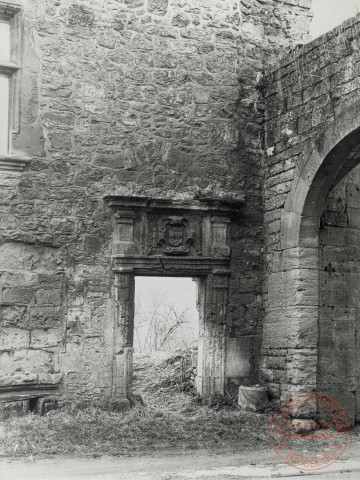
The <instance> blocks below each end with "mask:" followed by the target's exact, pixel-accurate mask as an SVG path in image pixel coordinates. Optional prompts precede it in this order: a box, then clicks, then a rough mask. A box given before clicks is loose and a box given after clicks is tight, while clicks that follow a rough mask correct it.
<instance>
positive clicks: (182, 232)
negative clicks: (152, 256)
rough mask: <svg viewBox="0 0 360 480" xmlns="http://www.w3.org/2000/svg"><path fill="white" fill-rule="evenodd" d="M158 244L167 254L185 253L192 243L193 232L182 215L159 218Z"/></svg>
mask: <svg viewBox="0 0 360 480" xmlns="http://www.w3.org/2000/svg"><path fill="white" fill-rule="evenodd" d="M159 223H160V225H159V237H158V238H159V240H158V245H159V246H160V247H161V249H162V251H163V252H164V253H166V254H167V255H185V254H187V253H189V250H190V245H192V244H193V243H194V237H195V232H194V230H192V229H190V228H189V222H188V221H187V220H186V218H183V217H169V218H166V219H162V220H160V222H159Z"/></svg>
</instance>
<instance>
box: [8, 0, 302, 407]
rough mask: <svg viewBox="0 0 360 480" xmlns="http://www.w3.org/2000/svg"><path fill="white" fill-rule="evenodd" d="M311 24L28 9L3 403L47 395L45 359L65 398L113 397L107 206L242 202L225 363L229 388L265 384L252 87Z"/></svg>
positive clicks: (257, 6) (242, 7)
mask: <svg viewBox="0 0 360 480" xmlns="http://www.w3.org/2000/svg"><path fill="white" fill-rule="evenodd" d="M309 8H310V1H309V0H289V1H283V0H281V1H280V0H269V1H267V2H263V1H257V0H241V1H240V0H193V1H186V0H124V1H117V0H106V1H104V0H87V1H76V2H75V1H70V0H32V1H30V2H29V1H24V2H23V13H22V22H23V56H22V71H21V87H22V88H21V106H20V128H19V131H18V132H16V133H14V135H13V139H12V153H13V154H16V155H20V156H21V155H22V156H24V155H26V156H28V157H29V158H30V163H29V164H28V166H27V167H26V169H25V171H23V172H21V173H20V172H17V173H12V172H8V173H6V174H5V173H3V172H2V173H1V175H2V183H1V192H0V195H1V205H0V208H1V218H0V229H1V237H0V238H1V244H2V247H1V248H2V249H5V250H3V252H4V253H2V259H3V258H4V256H8V258H10V259H13V261H10V260H9V261H5V260H4V262H5V263H4V262H3V261H2V267H1V269H2V272H3V273H2V288H3V304H2V309H3V313H2V317H1V327H2V329H3V330H2V337H1V338H2V342H4V343H3V345H2V348H3V352H4V353H3V354H4V358H5V362H6V363H5V364H4V365H6V368H5V370H4V368H3V366H2V367H1V384H0V385H1V395H2V396H3V398H5V397H6V396H7V395H8V393H7V392H8V391H10V390H11V388H12V387H14V388H15V386H16V387H17V388H18V389H19V391H20V390H21V391H22V393H23V394H24V395H25V396H26V395H29V391H30V390H29V388H30V387H29V382H33V383H34V382H35V383H36V382H37V383H41V380H40V378H38V379H37V380H34V379H35V377H34V376H35V375H40V373H39V369H38V366H37V365H38V364H37V363H36V361H35V360H34V361H32V360H29V361H28V360H27V359H29V358H30V357H31V356H35V357H36V356H37V355H39V358H41V363H42V364H43V366H42V369H43V370H44V372H45V374H46V375H48V380H47V381H46V382H47V383H46V382H45V383H46V385H48V383H51V382H52V384H55V383H56V386H57V389H55V390H56V393H57V394H62V393H64V394H65V396H66V397H67V398H73V397H77V398H81V399H82V400H84V399H85V400H86V399H90V398H91V399H106V398H109V397H110V396H111V390H112V381H113V380H112V374H113V372H112V355H113V329H114V325H113V319H112V314H111V308H110V307H109V298H110V295H111V290H110V286H109V285H110V278H111V271H110V243H111V236H112V230H113V226H112V223H111V220H110V211H109V209H108V207H107V206H106V205H105V203H104V201H103V198H104V197H105V196H106V195H111V194H117V195H143V196H149V197H168V198H180V199H193V198H203V197H206V198H207V197H215V198H221V197H225V198H230V199H235V200H239V199H242V200H244V202H245V207H244V209H243V212H242V213H241V215H239V218H238V219H237V220H235V221H234V223H233V225H232V228H231V240H232V271H233V275H232V277H231V283H230V294H229V310H228V319H227V322H228V337H229V341H228V344H229V348H228V351H229V355H230V356H231V349H233V351H234V352H235V353H236V352H238V351H241V352H242V355H241V356H240V355H237V356H236V358H239V361H238V362H237V363H236V362H235V367H234V365H233V364H232V365H231V374H230V373H229V376H230V377H237V378H238V379H239V378H240V379H242V381H243V380H244V379H245V381H252V380H254V379H256V377H257V369H258V351H259V344H260V334H261V323H262V297H261V293H262V264H261V263H262V260H261V256H262V241H263V237H262V235H263V233H262V149H261V123H262V119H263V114H262V108H261V105H260V99H259V95H258V91H257V90H256V88H255V84H256V82H257V80H258V79H259V78H260V72H261V71H262V69H263V66H264V61H265V60H268V59H270V58H272V57H274V56H275V57H276V55H278V53H279V50H280V49H281V48H283V47H284V46H285V47H286V46H287V45H291V44H294V43H297V42H301V41H302V40H303V39H305V37H304V35H305V34H306V32H307V30H308V25H309V21H310V13H309ZM50 257H51V258H52V259H53V260H52V261H51V262H50V260H47V258H50ZM38 258H40V260H36V259H38ZM4 265H5V266H4ZM19 277H21V281H20V280H14V279H16V278H19ZM11 289H13V290H11ZM43 357H44V361H43ZM18 358H20V359H21V362H20V360H17V359H18ZM241 358H243V359H244V360H243V361H241ZM26 362H27V363H26ZM39 362H40V360H39ZM20 364H21V365H22V364H24V367H22V366H20V367H18V366H19V365H20ZM4 371H5V373H4ZM15 372H19V375H20V377H21V380H19V381H17V380H14V379H16V378H17V377H16V375H17V374H16V375H12V374H14V373H15ZM3 375H4V376H3ZM23 376H25V377H26V378H25V377H23ZM20 377H19V378H20ZM9 378H10V380H9ZM50 379H51V382H50ZM14 382H15V383H14ZM16 382H18V383H16ZM18 384H19V385H18ZM24 392H25V393H24ZM30 393H31V392H30ZM6 398H7V397H6Z"/></svg>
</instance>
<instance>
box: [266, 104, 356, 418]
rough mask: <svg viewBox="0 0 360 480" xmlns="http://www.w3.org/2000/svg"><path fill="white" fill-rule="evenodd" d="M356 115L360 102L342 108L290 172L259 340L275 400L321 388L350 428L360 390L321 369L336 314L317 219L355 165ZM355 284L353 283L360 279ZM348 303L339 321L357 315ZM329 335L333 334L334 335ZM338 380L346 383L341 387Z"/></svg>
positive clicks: (325, 367) (348, 266)
mask: <svg viewBox="0 0 360 480" xmlns="http://www.w3.org/2000/svg"><path fill="white" fill-rule="evenodd" d="M359 112H360V108H359V103H355V104H354V105H353V106H352V107H351V108H349V109H347V110H345V109H344V112H343V113H342V115H341V116H339V117H338V118H337V121H336V122H335V121H334V122H332V123H329V124H328V125H326V126H324V129H323V131H322V133H321V135H318V136H317V137H316V138H315V139H314V140H313V141H312V144H311V148H310V149H309V150H308V151H310V152H311V153H310V154H308V155H304V156H303V158H302V161H301V162H299V164H298V165H297V167H296V169H295V176H294V179H293V181H292V185H291V189H290V192H289V194H288V195H287V198H286V202H285V205H284V207H283V209H282V212H281V221H280V236H281V239H280V249H279V250H278V251H275V252H271V255H268V274H267V283H268V298H267V303H266V315H265V324H264V333H263V366H265V368H264V369H263V371H267V374H265V375H264V377H265V380H267V381H268V382H271V383H272V388H273V390H275V391H276V392H277V394H278V396H279V397H280V398H282V399H284V398H286V397H287V396H289V395H291V394H293V393H295V392H298V391H304V390H319V389H324V390H326V392H324V393H328V394H330V395H332V396H334V398H335V399H337V400H338V401H339V402H340V403H341V404H342V405H343V407H344V408H345V409H346V410H347V413H348V415H349V420H350V421H351V422H352V423H353V422H354V421H355V416H356V396H357V394H356V390H357V389H358V390H360V385H359V382H358V380H356V378H355V377H356V375H355V376H354V375H353V376H352V379H351V380H350V377H351V375H348V376H346V375H345V377H344V375H343V370H341V369H338V373H336V372H332V373H331V370H333V369H334V368H335V370H336V365H334V363H333V364H329V365H326V362H327V360H329V359H330V356H331V354H330V351H329V349H330V348H331V342H330V343H326V341H324V332H325V331H326V329H327V328H329V327H330V323H328V324H327V323H326V322H330V320H331V318H326V313H324V312H325V310H324V309H323V307H325V306H326V307H334V308H335V307H336V305H333V304H331V301H330V302H328V300H327V298H328V297H329V295H331V294H332V293H331V288H332V289H333V290H334V288H335V289H336V286H335V287H334V285H335V283H334V282H333V284H329V282H328V283H327V284H326V282H325V284H326V285H324V282H323V281H322V280H323V278H322V276H323V275H322V272H323V271H324V268H325V266H324V263H323V262H324V256H323V254H324V249H327V248H328V247H330V246H331V245H327V243H326V242H327V241H329V240H327V239H326V238H325V237H324V235H323V232H321V231H320V220H321V217H322V213H323V209H324V207H325V209H326V208H327V203H326V202H327V199H328V195H329V192H330V191H331V190H333V189H334V188H337V187H336V185H338V184H339V182H341V181H342V179H344V178H345V177H346V176H347V175H348V176H349V175H351V173H350V172H353V169H354V168H355V167H356V166H357V165H358V164H359V163H360V129H359V127H358V126H359V125H360V115H359ZM359 178H360V177H359ZM359 206H360V197H359ZM338 228H339V227H338ZM319 233H320V237H321V238H320V239H321V243H320V244H319ZM359 239H360V237H359ZM324 242H325V243H324ZM345 246H346V245H343V246H342V247H345ZM346 247H347V246H346ZM348 247H349V248H350V245H349V246H348ZM359 247H360V240H359ZM328 250H329V248H328ZM330 250H331V249H330ZM269 258H270V260H269ZM359 259H360V257H359ZM342 268H343V269H345V270H346V269H351V268H354V261H352V264H351V262H350V263H349V262H347V263H346V262H345V264H343V265H342ZM319 272H321V273H320V274H319ZM332 273H333V272H331V275H332ZM348 273H349V274H350V273H351V272H350V271H349V272H345V277H344V278H345V280H343V281H344V282H345V283H344V285H342V288H343V289H345V290H346V288H347V287H348V285H346V281H347V280H349V279H350V276H349V275H347V274H348ZM327 274H328V272H327ZM353 281H357V277H354V278H353ZM345 296H346V295H345ZM324 301H325V304H323V303H324ZM341 302H342V304H341ZM346 302H347V300H346V298H345V300H344V299H343V300H341V301H340V303H339V306H341V307H343V309H344V310H343V311H342V315H343V317H344V315H345V317H346V316H347V315H349V317H348V318H349V319H350V321H351V316H354V314H355V311H354V310H352V311H349V312H348V313H346V312H347V310H346V309H347V307H348V306H349V305H348V304H347V303H346ZM327 303H330V305H327ZM359 305H360V302H359ZM351 308H357V307H355V305H354V306H353V307H351ZM346 318H347V317H346ZM321 322H323V323H321ZM324 322H325V324H324ZM333 323H334V322H333ZM331 335H336V331H335V330H334V331H332V332H331ZM355 336H356V326H355V323H354V328H353V330H352V332H351V334H350V333H349V335H348V337H349V338H348V342H349V343H348V345H344V343H342V344H341V342H340V343H339V342H338V344H337V347H336V348H337V349H338V350H339V351H340V350H341V349H344V348H348V346H351V348H352V349H353V347H354V342H353V338H354V337H355ZM351 342H352V343H351ZM269 347H271V351H272V353H270V354H269V351H270V349H269ZM326 348H327V349H328V350H327V352H326V354H325V353H324V352H325V349H326ZM353 350H354V349H353ZM274 352H275V353H274ZM334 353H335V352H334ZM339 358H340V357H339ZM269 372H271V373H270V375H269ZM329 372H330V373H331V375H329ZM341 376H342V378H347V380H346V381H345V380H344V381H341V382H339V378H340V377H341ZM354 384H356V385H355V387H354ZM274 386H275V387H274ZM320 391H321V390H320ZM345 391H346V392H347V393H346V394H344V393H343V392H345ZM358 396H359V395H358ZM358 402H359V400H358Z"/></svg>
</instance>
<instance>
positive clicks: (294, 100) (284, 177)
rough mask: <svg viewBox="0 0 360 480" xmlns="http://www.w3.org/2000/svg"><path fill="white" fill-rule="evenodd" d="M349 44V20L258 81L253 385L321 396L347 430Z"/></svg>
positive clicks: (355, 156)
mask: <svg viewBox="0 0 360 480" xmlns="http://www.w3.org/2000/svg"><path fill="white" fill-rule="evenodd" d="M359 45H360V17H359V16H357V17H355V18H354V19H350V20H348V21H346V22H344V23H343V24H342V25H341V26H340V27H338V28H336V29H335V30H333V31H332V32H330V33H328V34H326V35H324V36H322V37H320V38H318V39H317V40H315V41H314V42H312V43H309V44H307V45H305V46H304V47H300V48H297V49H295V50H292V51H291V52H290V54H289V55H288V56H287V57H286V58H285V59H282V60H281V61H280V62H279V65H278V68H277V69H276V70H275V71H274V72H273V73H272V74H270V75H269V76H267V77H266V78H265V81H264V89H265V97H266V114H265V115H266V124H265V148H266V160H265V214H264V215H265V218H264V219H265V222H264V223H265V238H266V277H267V285H266V291H265V307H266V319H265V325H264V335H263V348H262V374H263V378H264V379H265V380H266V381H267V382H268V383H269V385H270V388H271V391H272V393H273V395H274V396H276V397H280V398H286V396H288V395H289V394H291V393H293V392H294V391H299V390H304V389H305V388H308V389H316V388H318V389H319V388H320V389H325V390H326V393H329V394H330V395H333V396H334V397H335V398H337V399H338V401H339V402H340V403H341V404H342V405H343V406H344V408H346V409H347V412H348V414H349V418H350V421H353V420H354V416H355V410H354V408H355V407H354V405H355V396H356V390H358V389H359V373H358V370H356V368H354V365H353V363H354V361H355V362H356V358H355V356H354V349H355V345H354V335H355V331H356V328H357V327H356V326H355V318H353V317H354V315H355V313H354V312H355V311H356V308H357V300H354V298H355V297H356V292H357V285H356V284H357V278H358V273H357V262H358V252H357V245H356V241H357V233H356V230H357V228H358V227H357V225H358V219H357V218H358V213H357V212H358V209H359V206H360V204H359V202H358V195H357V193H356V192H357V188H356V187H355V183H356V179H357V178H358V173H357V170H356V171H355V173H353V172H352V173H351V174H350V175H351V176H350V175H349V172H350V171H351V170H352V169H353V168H354V167H355V166H356V165H357V164H358V163H359V145H358V143H359V142H358V127H359V112H360V108H359V101H360V91H359V82H358V72H359V67H360V55H359ZM346 175H348V177H347V176H346ZM342 179H344V180H342ZM339 182H340V183H339ZM341 182H343V183H341ZM336 185H337V186H336ZM330 189H332V190H331V192H332V193H330V194H329V190H330ZM328 194H329V197H328ZM350 197H351V198H350ZM327 199H328V200H327ZM338 199H339V200H338ZM326 202H327V203H326ZM322 214H323V217H322ZM321 217H322V219H323V223H322V224H321V229H320V231H319V227H320V220H321ZM319 233H320V234H319ZM319 247H320V248H319ZM354 247H355V248H354ZM330 263H331V265H332V267H331V271H329V268H330V267H329V264H330ZM332 268H334V271H333V270H332ZM319 269H320V270H319ZM319 271H320V274H319ZM319 302H320V303H319ZM354 302H355V303H354ZM319 305H320V306H321V308H320V309H319ZM322 306H323V307H324V308H322ZM340 330H341V332H340ZM318 347H319V349H318ZM334 349H335V351H336V352H337V354H338V355H339V356H338V358H337V359H334ZM344 349H347V350H348V355H347V354H346V353H345V351H344ZM330 350H332V353H331V354H330ZM330 356H332V361H331V362H330ZM345 357H346V358H345ZM339 359H342V360H343V361H344V362H339V361H338V360H339ZM328 362H329V363H328ZM340 363H342V365H341V366H340ZM344 365H347V366H348V373H347V374H346V375H345V377H343V368H345V366H344ZM330 371H331V374H330ZM339 384H341V388H338V387H339ZM345 384H346V388H345ZM346 390H347V391H346ZM350 397H351V399H350ZM358 397H359V395H358ZM349 399H350V400H349ZM350 404H351V406H350Z"/></svg>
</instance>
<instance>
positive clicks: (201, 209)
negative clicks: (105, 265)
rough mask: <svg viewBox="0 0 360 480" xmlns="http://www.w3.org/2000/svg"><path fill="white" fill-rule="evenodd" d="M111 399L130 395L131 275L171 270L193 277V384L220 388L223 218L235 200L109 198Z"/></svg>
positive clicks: (209, 392)
mask: <svg viewBox="0 0 360 480" xmlns="http://www.w3.org/2000/svg"><path fill="white" fill-rule="evenodd" d="M105 200H106V201H107V203H108V205H109V207H110V208H111V209H112V210H113V220H114V230H113V231H114V234H113V251H112V280H111V284H112V285H111V291H112V295H111V311H112V316H113V328H114V335H113V391H112V400H113V401H120V402H128V401H129V400H130V399H131V395H132V356H133V331H134V291H135V276H137V275H139V276H140V275H146V276H179V277H196V278H200V279H202V280H201V282H199V283H200V302H199V304H200V308H201V311H200V312H199V313H200V335H199V362H198V376H197V382H196V386H197V390H198V392H199V394H200V395H202V396H203V397H204V399H205V400H208V399H210V398H211V397H212V396H213V395H214V394H215V393H221V394H222V393H223V392H224V383H225V339H226V334H227V328H226V312H227V302H228V286H229V276H230V226H231V217H232V216H234V215H236V214H238V212H239V207H240V206H241V205H240V204H238V203H232V204H229V203H226V202H221V201H219V200H211V199H208V200H204V201H192V202H191V203H190V202H184V201H173V200H168V199H151V198H147V197H120V196H112V197H106V199H105Z"/></svg>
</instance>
